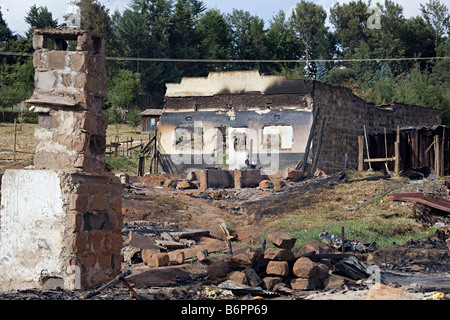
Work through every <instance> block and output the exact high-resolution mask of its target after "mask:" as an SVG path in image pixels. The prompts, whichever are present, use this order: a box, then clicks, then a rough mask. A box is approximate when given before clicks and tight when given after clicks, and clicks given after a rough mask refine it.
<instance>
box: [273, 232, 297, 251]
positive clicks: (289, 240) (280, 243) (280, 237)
mask: <svg viewBox="0 0 450 320" xmlns="http://www.w3.org/2000/svg"><path fill="white" fill-rule="evenodd" d="M267 239H268V240H269V241H270V242H272V243H273V244H274V245H275V246H276V247H279V248H283V249H292V248H293V247H294V245H295V242H296V241H297V238H294V237H291V236H290V235H288V234H286V233H283V232H275V233H271V234H269V235H268V237H267Z"/></svg>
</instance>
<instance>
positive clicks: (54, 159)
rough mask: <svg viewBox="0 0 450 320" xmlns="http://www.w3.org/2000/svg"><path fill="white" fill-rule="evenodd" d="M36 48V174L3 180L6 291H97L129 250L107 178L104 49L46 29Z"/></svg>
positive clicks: (10, 173)
mask: <svg viewBox="0 0 450 320" xmlns="http://www.w3.org/2000/svg"><path fill="white" fill-rule="evenodd" d="M33 46H34V48H35V53H34V56H33V63H34V67H35V70H36V74H35V90H34V93H33V95H32V97H30V99H28V100H27V102H28V103H30V104H32V105H33V106H34V111H35V112H37V113H38V115H39V127H38V128H36V130H35V141H36V152H35V158H34V167H33V169H31V170H30V169H21V170H6V171H5V173H4V175H3V177H2V181H1V182H2V198H1V203H0V239H1V241H0V270H1V273H0V290H2V291H3V290H18V289H28V288H38V289H49V288H57V287H61V288H64V289H69V290H78V289H81V290H83V289H87V288H94V287H97V286H99V285H101V284H104V283H106V282H108V281H110V280H111V279H113V278H114V277H115V276H117V275H118V274H119V273H120V268H121V256H120V250H121V248H122V244H123V239H122V234H121V231H122V227H123V221H122V184H121V183H120V180H119V179H118V178H117V177H115V175H114V174H113V173H110V172H106V171H105V146H106V129H107V126H108V121H107V117H106V116H105V115H103V113H102V109H103V98H104V97H105V94H106V64H105V62H106V60H105V59H106V57H105V42H104V39H103V36H102V35H100V34H98V33H95V32H91V31H84V30H77V29H45V30H36V31H35V34H34V38H33ZM72 49H73V50H72Z"/></svg>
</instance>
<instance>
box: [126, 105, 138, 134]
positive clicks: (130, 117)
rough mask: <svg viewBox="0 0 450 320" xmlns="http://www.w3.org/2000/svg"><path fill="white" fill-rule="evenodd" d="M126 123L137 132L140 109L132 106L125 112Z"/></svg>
mask: <svg viewBox="0 0 450 320" xmlns="http://www.w3.org/2000/svg"><path fill="white" fill-rule="evenodd" d="M127 123H128V124H129V125H130V126H131V127H132V128H133V129H134V133H137V128H138V127H139V125H140V124H141V110H139V109H138V108H133V109H131V110H129V111H128V113H127Z"/></svg>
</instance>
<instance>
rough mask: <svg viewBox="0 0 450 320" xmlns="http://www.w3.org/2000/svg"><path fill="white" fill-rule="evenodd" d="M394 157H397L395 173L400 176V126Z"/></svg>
mask: <svg viewBox="0 0 450 320" xmlns="http://www.w3.org/2000/svg"><path fill="white" fill-rule="evenodd" d="M394 157H395V164H394V172H395V174H399V172H400V126H399V125H397V138H396V141H395V143H394Z"/></svg>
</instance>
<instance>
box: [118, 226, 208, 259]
mask: <svg viewBox="0 0 450 320" xmlns="http://www.w3.org/2000/svg"><path fill="white" fill-rule="evenodd" d="M122 236H123V240H124V246H123V248H122V261H123V262H126V263H128V264H129V265H132V264H136V263H141V262H143V263H144V264H145V265H148V266H149V267H163V266H168V265H179V264H183V263H184V262H185V254H184V252H183V251H180V250H177V249H184V248H190V247H193V246H195V245H196V244H197V243H198V241H199V240H200V238H203V237H208V236H209V231H207V230H198V229H178V228H177V226H176V225H175V224H173V223H172V224H171V223H167V222H166V223H152V222H148V221H135V222H133V223H131V224H127V225H125V227H124V228H123V231H122Z"/></svg>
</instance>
